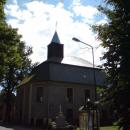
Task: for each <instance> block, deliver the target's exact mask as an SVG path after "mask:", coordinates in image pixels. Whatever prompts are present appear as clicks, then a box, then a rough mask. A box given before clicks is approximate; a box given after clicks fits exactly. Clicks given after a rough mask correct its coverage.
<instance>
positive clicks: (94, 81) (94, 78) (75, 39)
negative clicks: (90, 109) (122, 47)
mask: <svg viewBox="0 0 130 130" xmlns="http://www.w3.org/2000/svg"><path fill="white" fill-rule="evenodd" d="M72 40H74V41H76V42H81V43H83V44H85V45H87V46H89V47H90V48H91V49H92V58H93V83H94V87H95V101H97V93H96V77H95V69H94V50H93V46H91V45H89V44H87V43H85V42H83V41H81V40H79V39H78V38H75V37H73V38H72Z"/></svg>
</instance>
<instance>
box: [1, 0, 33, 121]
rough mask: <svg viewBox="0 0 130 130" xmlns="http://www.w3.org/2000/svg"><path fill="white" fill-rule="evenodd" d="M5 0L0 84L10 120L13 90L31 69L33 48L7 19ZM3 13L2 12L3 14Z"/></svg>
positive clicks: (2, 4) (2, 8)
mask: <svg viewBox="0 0 130 130" xmlns="http://www.w3.org/2000/svg"><path fill="white" fill-rule="evenodd" d="M4 4H5V1H4V0H2V1H1V2H0V86H1V87H2V88H3V91H4V94H5V104H6V113H7V115H6V117H7V120H10V112H11V101H12V97H14V96H13V92H14V91H15V88H16V86H17V85H18V84H19V82H20V81H21V80H22V79H23V78H24V77H25V76H26V75H27V74H28V73H29V72H30V71H31V67H32V65H31V60H30V59H29V58H28V56H29V55H30V54H31V53H32V49H31V48H30V47H27V46H26V45H25V43H24V42H23V41H21V35H19V34H18V33H17V29H13V28H12V27H11V26H9V25H8V24H7V23H6V21H5V15H4ZM1 13H2V14H1Z"/></svg>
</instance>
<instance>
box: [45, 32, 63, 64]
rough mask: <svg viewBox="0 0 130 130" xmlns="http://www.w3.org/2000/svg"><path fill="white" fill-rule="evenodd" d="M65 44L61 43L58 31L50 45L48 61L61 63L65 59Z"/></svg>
mask: <svg viewBox="0 0 130 130" xmlns="http://www.w3.org/2000/svg"><path fill="white" fill-rule="evenodd" d="M63 47H64V46H63V44H61V43H60V40H59V37H58V34H57V31H56V30H55V33H54V35H53V38H52V40H51V43H50V44H49V45H48V59H47V60H48V61H53V62H61V61H62V59H63V55H64V54H63Z"/></svg>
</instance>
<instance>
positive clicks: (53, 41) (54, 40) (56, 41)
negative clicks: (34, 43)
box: [51, 31, 60, 44]
mask: <svg viewBox="0 0 130 130" xmlns="http://www.w3.org/2000/svg"><path fill="white" fill-rule="evenodd" d="M51 43H58V44H59V43H60V39H59V36H58V34H57V31H55V33H54V35H53V38H52V41H51Z"/></svg>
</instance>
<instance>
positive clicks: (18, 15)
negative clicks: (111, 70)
mask: <svg viewBox="0 0 130 130" xmlns="http://www.w3.org/2000/svg"><path fill="white" fill-rule="evenodd" d="M99 4H103V0H8V1H7V4H6V7H5V12H6V15H7V22H8V24H10V25H11V26H12V27H14V28H18V30H19V31H18V32H19V34H22V36H23V38H22V40H24V41H25V42H26V44H27V45H28V46H32V47H33V55H32V56H31V57H30V58H31V59H32V61H33V62H42V61H44V60H46V57H47V56H46V54H47V45H48V44H49V43H50V42H51V39H52V37H53V34H54V32H55V29H56V26H55V25H56V22H57V23H58V25H57V29H56V30H57V32H58V35H59V38H60V41H61V42H62V44H64V47H65V51H64V53H65V57H69V56H76V57H79V58H83V59H85V60H88V61H90V62H92V54H91V49H88V48H86V46H84V45H82V44H81V43H75V42H74V41H72V37H77V38H79V39H80V40H82V41H84V42H86V43H88V44H90V45H92V46H93V47H94V52H95V63H96V64H97V65H98V64H101V61H100V57H101V56H102V52H103V49H102V48H101V47H99V45H100V41H99V40H97V38H96V35H95V34H94V33H93V32H92V29H91V27H90V26H91V25H93V24H103V23H106V18H105V17H103V16H102V15H101V14H100V13H99V11H98V10H97V8H96V7H97V6H98V5H99Z"/></svg>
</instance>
